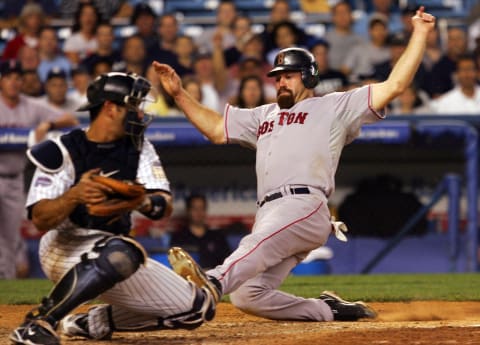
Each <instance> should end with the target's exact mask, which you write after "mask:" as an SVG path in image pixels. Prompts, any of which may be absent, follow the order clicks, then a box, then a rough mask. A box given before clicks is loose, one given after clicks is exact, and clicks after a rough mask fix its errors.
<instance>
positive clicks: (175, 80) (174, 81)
mask: <svg viewBox="0 0 480 345" xmlns="http://www.w3.org/2000/svg"><path fill="white" fill-rule="evenodd" d="M152 65H153V68H154V69H155V72H157V75H158V78H159V79H160V82H161V83H162V86H163V88H164V89H165V91H166V92H167V93H168V94H169V95H170V96H172V97H175V96H177V95H178V94H179V93H180V91H181V90H182V82H181V80H180V77H179V76H178V74H177V73H175V70H174V69H173V68H172V67H170V66H169V65H166V64H162V63H159V62H157V61H154V62H153V64H152Z"/></svg>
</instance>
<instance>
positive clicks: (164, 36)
mask: <svg viewBox="0 0 480 345" xmlns="http://www.w3.org/2000/svg"><path fill="white" fill-rule="evenodd" d="M328 3H329V4H333V5H331V6H330V8H329V11H330V23H329V25H328V26H327V28H326V30H325V34H324V35H322V36H320V35H314V34H311V33H310V34H309V33H308V32H307V30H305V27H303V26H302V25H299V24H298V23H297V22H296V21H294V20H292V10H291V2H290V1H288V0H276V1H273V3H272V7H271V9H270V14H269V21H268V23H267V24H265V25H264V26H263V27H262V28H260V29H259V26H258V25H254V24H253V18H250V17H248V16H247V15H245V14H243V13H241V12H240V11H239V10H238V9H237V6H236V4H237V3H236V2H235V1H232V0H230V1H220V2H219V4H218V7H217V9H216V17H215V18H216V23H215V25H213V26H205V27H204V28H203V30H202V32H201V33H200V34H197V35H188V34H186V33H185V32H184V31H183V28H184V26H183V25H182V22H181V18H182V17H179V16H177V15H176V14H175V13H158V11H156V10H155V9H154V8H152V7H151V6H150V5H149V4H148V3H147V2H136V3H135V2H133V1H132V2H129V1H122V0H117V1H111V0H108V1H107V0H87V1H85V0H64V1H55V0H39V1H17V2H15V4H13V2H9V1H7V2H6V4H5V5H4V7H3V8H2V9H1V11H3V14H4V16H3V19H2V20H0V28H10V29H14V30H15V32H16V35H15V36H14V37H13V38H11V39H9V40H8V41H6V42H5V44H4V45H3V49H1V48H0V49H1V50H0V54H1V58H2V60H10V59H16V60H18V61H20V63H21V66H22V68H23V86H22V92H23V93H24V94H26V95H29V96H32V97H40V98H42V100H43V101H45V102H48V103H50V104H52V105H54V106H55V107H58V108H61V109H62V110H64V111H68V112H74V111H75V109H76V106H77V105H78V104H81V103H83V102H84V100H85V92H86V86H87V85H88V82H89V81H90V80H92V79H93V78H95V77H96V76H98V75H99V74H101V73H105V72H109V71H131V72H135V73H138V74H141V75H144V76H146V77H147V78H149V79H151V81H152V83H153V84H154V85H157V87H158V88H159V89H160V90H159V91H160V94H161V95H163V97H159V98H158V99H157V102H156V103H155V104H153V105H152V109H154V111H155V112H156V113H157V114H158V115H161V116H182V115H181V114H180V112H179V110H178V109H177V108H176V107H175V104H174V102H173V100H171V99H169V97H168V96H166V95H164V93H163V92H162V90H161V87H160V85H159V83H158V81H157V80H155V74H154V73H151V71H149V67H150V65H151V63H152V61H154V60H158V61H161V62H164V63H168V64H170V65H172V66H174V67H175V69H176V71H177V72H178V74H179V75H180V76H181V77H182V78H184V83H185V84H186V85H187V84H188V88H189V90H191V92H192V93H194V94H195V97H197V98H198V99H200V100H201V102H202V103H204V104H205V105H207V106H209V107H212V108H214V109H217V110H219V111H221V110H222V109H223V107H224V105H225V103H226V102H228V103H231V104H234V105H238V106H242V107H245V106H246V107H255V106H257V105H260V104H262V103H265V102H271V101H272V100H274V99H275V96H276V95H275V88H274V85H273V82H274V81H273V80H272V79H270V78H266V77H265V72H266V71H268V70H269V69H270V68H271V64H272V63H273V58H274V57H275V54H276V53H277V52H278V51H279V50H280V49H282V48H285V47H290V46H294V45H295V46H302V47H305V48H308V49H309V50H310V51H311V52H312V53H313V54H314V56H315V59H316V60H317V64H318V66H319V71H320V82H319V84H318V86H317V87H316V89H315V93H316V94H317V95H318V96H322V95H325V94H327V93H329V92H333V91H342V90H347V89H349V88H351V87H356V86H358V85H360V84H365V83H370V82H372V81H382V80H385V78H386V77H387V76H388V74H389V72H390V70H391V68H392V66H393V65H394V64H395V63H396V61H397V59H398V57H399V56H400V55H401V53H402V52H403V50H404V49H405V48H406V45H407V42H408V38H409V35H410V32H411V29H412V27H411V22H410V18H411V17H412V15H414V13H415V9H416V6H415V4H413V3H412V2H411V1H409V2H407V6H404V7H402V8H400V7H399V6H398V5H399V4H398V3H397V2H395V1H393V0H370V1H367V0H365V3H368V6H365V8H369V12H368V13H367V14H366V15H364V16H362V17H360V18H358V19H357V20H355V19H354V10H355V8H354V4H356V3H358V1H355V2H352V1H336V2H331V1H329V2H328ZM20 5H23V6H22V7H20ZM470 12H471V15H470V16H469V17H466V18H465V21H464V22H463V23H461V24H460V25H454V26H449V27H447V28H446V30H445V35H443V36H445V38H444V39H443V40H441V39H440V38H441V36H442V35H441V34H440V31H439V29H438V28H437V30H435V31H434V32H433V33H432V34H431V37H430V40H429V44H428V48H427V51H426V53H425V58H424V61H423V63H422V65H421V66H420V68H419V71H418V73H417V75H416V76H415V81H414V84H413V85H412V87H411V88H410V89H409V90H407V91H406V92H405V94H404V95H402V96H401V97H398V99H396V100H395V101H394V102H392V104H391V106H390V109H389V110H390V111H389V113H390V115H396V114H397V115H399V114H441V113H458V114H476V113H480V93H479V92H478V86H477V79H478V78H477V77H478V63H479V62H480V44H478V43H480V29H479V27H480V20H476V19H475V18H476V17H475V13H477V12H480V5H475V6H473V7H472V8H471V9H470ZM16 14H18V15H16ZM15 15H16V16H15ZM117 17H122V18H126V19H128V21H129V23H128V25H126V26H125V28H127V29H129V31H128V32H129V34H127V35H123V36H122V37H119V35H118V33H117V32H118V30H116V29H117V27H116V26H115V25H114V24H112V23H113V19H114V18H117ZM477 17H478V16H477ZM53 18H70V19H71V20H72V22H73V26H72V27H71V28H69V29H70V32H71V33H70V34H69V35H67V37H61V38H60V35H59V32H60V31H61V29H62V28H59V27H54V26H51V25H49V24H50V23H51V21H52V19H53ZM179 18H180V19H179ZM472 18H473V19H472ZM457 24H458V22H457ZM469 32H470V36H469ZM443 36H442V37H443ZM446 104H448V106H446ZM76 115H77V116H79V117H82V116H85V115H86V114H81V113H77V114H76Z"/></svg>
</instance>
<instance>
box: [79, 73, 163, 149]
mask: <svg viewBox="0 0 480 345" xmlns="http://www.w3.org/2000/svg"><path fill="white" fill-rule="evenodd" d="M151 89H152V87H151V84H150V82H149V81H148V80H147V79H145V78H143V77H141V76H139V75H137V74H135V73H122V72H110V73H106V74H102V75H100V76H98V77H97V78H96V79H95V80H94V81H93V82H92V83H91V84H90V85H89V86H88V89H87V99H88V103H87V104H84V105H83V106H81V107H80V108H78V110H79V111H83V110H90V109H92V108H95V107H98V106H101V105H102V104H103V103H104V102H105V101H112V102H114V103H116V104H119V105H122V106H125V107H127V114H126V116H125V124H124V126H125V133H126V134H127V135H129V136H130V137H131V138H132V141H133V143H134V144H135V146H136V147H137V149H138V150H140V149H141V148H142V144H143V134H144V132H145V129H146V128H147V126H148V124H149V123H150V122H151V121H152V115H150V114H146V113H143V116H139V111H142V112H143V111H144V109H142V108H143V106H142V105H144V104H145V101H146V97H147V94H148V93H149V92H150V90H151ZM153 101H154V100H153ZM90 116H91V120H92V121H93V119H94V118H93V117H92V114H90Z"/></svg>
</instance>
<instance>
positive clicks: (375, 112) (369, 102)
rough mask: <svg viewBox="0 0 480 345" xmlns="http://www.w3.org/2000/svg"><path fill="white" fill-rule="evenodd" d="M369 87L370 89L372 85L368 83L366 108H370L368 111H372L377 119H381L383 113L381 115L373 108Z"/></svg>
mask: <svg viewBox="0 0 480 345" xmlns="http://www.w3.org/2000/svg"><path fill="white" fill-rule="evenodd" d="M371 89H372V85H368V108H369V109H370V111H371V112H372V113H374V114H375V115H376V116H377V117H378V118H379V119H381V120H383V119H384V118H385V115H383V116H382V115H381V114H380V113H379V112H378V111H376V110H375V109H373V107H372V103H371V101H372V99H371Z"/></svg>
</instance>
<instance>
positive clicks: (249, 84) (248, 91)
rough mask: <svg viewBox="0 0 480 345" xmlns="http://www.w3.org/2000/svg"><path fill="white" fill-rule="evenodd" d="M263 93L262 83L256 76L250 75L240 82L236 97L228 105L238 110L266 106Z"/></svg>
mask: <svg viewBox="0 0 480 345" xmlns="http://www.w3.org/2000/svg"><path fill="white" fill-rule="evenodd" d="M266 103H267V100H266V99H265V93H264V91H263V81H262V79H261V78H260V77H259V76H258V75H250V76H246V77H244V78H242V79H241V80H240V87H239V89H238V95H237V97H235V98H234V99H232V100H231V102H230V104H232V105H235V106H237V107H239V108H249V109H252V108H256V107H258V106H260V105H263V104H266Z"/></svg>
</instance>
